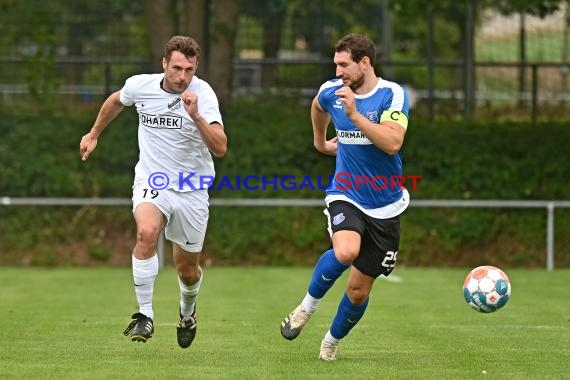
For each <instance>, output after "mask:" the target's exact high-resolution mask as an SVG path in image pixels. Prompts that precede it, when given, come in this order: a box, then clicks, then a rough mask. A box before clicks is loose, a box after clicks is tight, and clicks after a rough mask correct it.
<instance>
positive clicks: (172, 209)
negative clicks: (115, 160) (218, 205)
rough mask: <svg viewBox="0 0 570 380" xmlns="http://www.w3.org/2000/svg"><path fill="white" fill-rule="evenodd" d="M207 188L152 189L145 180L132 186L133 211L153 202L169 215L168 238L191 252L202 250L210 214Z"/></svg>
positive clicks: (165, 230)
mask: <svg viewBox="0 0 570 380" xmlns="http://www.w3.org/2000/svg"><path fill="white" fill-rule="evenodd" d="M208 200H209V195H208V190H207V189H204V190H194V191H186V192H180V191H174V190H173V189H164V190H153V189H151V188H150V187H149V186H148V184H147V183H146V181H137V182H135V184H134V185H133V213H134V212H135V210H136V208H137V206H138V205H140V204H141V203H147V202H148V203H152V204H154V205H155V206H156V207H158V209H159V210H160V211H161V212H162V213H163V214H164V215H165V216H166V220H167V222H166V227H165V229H164V234H165V236H166V239H167V240H169V241H171V242H173V243H175V244H178V245H179V246H180V248H182V249H183V250H185V251H188V252H201V251H202V246H203V245H204V238H205V237H206V227H207V225H208V216H209V208H208V207H209V201H208Z"/></svg>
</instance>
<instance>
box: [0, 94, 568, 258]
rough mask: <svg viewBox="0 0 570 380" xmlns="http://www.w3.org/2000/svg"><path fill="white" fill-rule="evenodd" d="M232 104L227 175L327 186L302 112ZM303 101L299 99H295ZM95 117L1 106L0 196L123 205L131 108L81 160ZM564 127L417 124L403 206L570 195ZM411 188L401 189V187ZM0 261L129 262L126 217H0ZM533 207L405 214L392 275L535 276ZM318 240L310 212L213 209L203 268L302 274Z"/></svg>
mask: <svg viewBox="0 0 570 380" xmlns="http://www.w3.org/2000/svg"><path fill="white" fill-rule="evenodd" d="M301 103H302V102H298V101H296V102H293V101H290V100H283V99H279V100H271V99H270V100H266V101H264V102H259V101H246V100H244V101H240V102H236V103H234V104H232V105H230V106H228V107H227V108H226V109H224V110H223V111H224V119H225V124H226V130H227V134H228V138H229V150H228V153H227V155H226V156H225V157H224V158H222V159H216V160H215V161H216V168H217V173H218V178H221V177H222V176H227V177H228V178H231V179H236V178H237V176H242V178H243V176H245V175H257V176H262V175H264V176H267V177H272V176H285V175H293V176H296V177H297V178H300V177H303V176H309V177H310V178H312V179H313V180H314V181H315V182H314V183H316V178H318V177H319V176H320V177H327V176H329V175H330V174H331V173H332V170H333V168H334V159H332V158H330V157H325V156H323V155H321V154H319V153H317V152H316V151H315V150H314V148H313V146H312V131H311V125H310V115H309V106H308V105H307V104H301ZM305 103H306V102H305ZM96 114H97V108H93V107H86V108H85V109H73V110H67V109H66V110H64V109H55V108H53V107H42V106H39V108H37V109H36V108H34V109H31V108H19V109H14V108H11V109H2V115H3V116H2V118H0V162H1V163H2V165H1V166H0V197H1V196H12V197H18V196H21V197H23V196H26V197H30V196H36V197H121V198H129V197H130V196H131V184H132V173H133V168H134V164H135V163H136V160H137V156H138V152H137V136H136V130H137V127H136V122H137V118H136V114H135V111H134V109H126V110H125V111H124V112H123V113H122V114H121V115H120V116H119V117H118V118H117V120H115V121H114V122H113V124H112V125H111V126H110V127H109V128H108V129H107V130H106V131H105V132H104V133H103V135H102V136H101V138H100V140H99V145H98V147H97V149H96V150H95V152H94V153H93V154H92V156H91V157H90V159H89V160H88V161H86V162H82V161H81V160H80V158H79V140H80V139H81V136H82V135H83V134H84V133H85V132H86V131H87V130H88V129H89V128H90V127H91V124H92V122H93V120H94V118H95V116H96ZM567 141H570V128H568V125H567V124H565V123H560V124H548V125H539V126H538V127H534V128H533V127H531V126H530V125H526V124H520V123H502V122H499V121H494V120H487V121H485V122H479V123H440V122H434V123H426V122H425V121H423V120H421V119H419V118H417V119H416V118H414V115H413V114H412V117H411V123H410V127H409V129H408V134H407V137H406V142H405V145H404V148H403V158H404V165H405V166H404V168H405V174H408V175H421V176H422V179H421V180H419V182H418V187H417V189H416V190H412V191H411V195H412V197H413V199H513V200H514V199H570V191H569V190H568V188H567V186H568V180H569V179H570V160H568V157H569V153H568V152H567V147H566V145H567V144H566V143H565V142H567ZM409 189H410V190H411V188H410V187H409ZM211 197H212V198H229V197H233V198H240V197H241V198H244V197H247V198H316V199H322V197H323V192H322V191H320V190H310V189H304V190H302V191H284V190H272V189H268V190H258V191H247V190H244V189H242V190H240V191H237V190H229V189H227V188H225V189H223V190H214V191H212V192H211ZM0 223H1V225H2V228H1V231H2V232H1V233H0V264H4V265H7V264H9V265H17V264H24V265H86V264H105V265H108V264H117V265H128V264H129V262H130V250H131V249H132V245H133V242H134V232H135V231H134V223H133V221H132V215H131V212H130V208H129V207H98V208H94V207H59V208H58V207H16V206H14V207H1V208H0ZM545 229H546V218H545V211H544V210H540V209H538V210H507V209H491V210H483V209H421V208H410V209H409V210H408V211H407V212H406V213H405V214H404V216H403V217H402V241H401V249H400V254H399V260H400V263H401V265H449V266H457V265H464V266H472V265H477V264H480V263H483V262H488V263H495V264H496V265H516V266H535V267H544V266H545V248H546V244H545V240H546V237H545ZM569 229H570V210H564V209H562V210H557V211H556V236H555V240H556V265H557V266H558V267H561V266H564V267H569V266H570V238H569V237H568V236H567V235H566V234H565V233H564V231H568V230H569ZM328 244H329V242H328V236H327V234H326V230H325V218H324V215H323V214H322V210H321V209H320V208H319V207H312V208H301V207H292V208H286V207H280V208H270V207H259V208H258V207H254V208H247V207H234V208H229V207H213V208H212V210H211V218H210V225H209V232H208V236H207V241H206V246H205V252H206V253H207V254H206V255H205V260H207V261H208V262H211V263H214V264H228V265H230V264H232V265H233V264H247V265H260V264H264V265H265V264H272V265H297V264H312V263H313V262H314V260H315V259H316V258H317V257H318V256H319V254H320V253H321V252H322V251H323V249H325V248H326V247H327V245H328Z"/></svg>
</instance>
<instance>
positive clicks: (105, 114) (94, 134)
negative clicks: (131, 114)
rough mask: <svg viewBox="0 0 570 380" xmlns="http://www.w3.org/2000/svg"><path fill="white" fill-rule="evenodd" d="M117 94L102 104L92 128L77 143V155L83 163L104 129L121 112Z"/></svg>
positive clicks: (113, 94) (122, 106) (121, 104)
mask: <svg viewBox="0 0 570 380" xmlns="http://www.w3.org/2000/svg"><path fill="white" fill-rule="evenodd" d="M119 93H120V92H119V91H117V92H114V93H112V94H111V95H110V96H109V97H108V98H107V99H106V100H105V102H103V105H102V106H101V109H100V110H99V114H97V118H96V119H95V123H93V127H92V128H91V130H90V131H89V132H88V133H87V134H86V135H85V136H83V138H82V139H81V142H80V143H79V153H80V154H81V159H82V160H83V161H85V160H86V159H87V158H88V157H89V155H90V154H91V152H93V150H94V149H95V147H96V146H97V139H98V138H99V136H100V135H101V133H102V132H103V130H104V129H105V127H107V125H109V123H110V122H111V121H112V120H113V119H114V118H116V117H117V115H118V114H119V113H121V111H122V110H123V108H124V105H123V103H121V100H120V96H119Z"/></svg>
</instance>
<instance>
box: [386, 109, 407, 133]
mask: <svg viewBox="0 0 570 380" xmlns="http://www.w3.org/2000/svg"><path fill="white" fill-rule="evenodd" d="M383 121H393V122H394V123H398V124H400V125H401V126H402V127H403V128H404V129H408V117H407V116H406V114H404V113H403V112H401V111H394V110H386V111H384V112H382V116H380V122H383Z"/></svg>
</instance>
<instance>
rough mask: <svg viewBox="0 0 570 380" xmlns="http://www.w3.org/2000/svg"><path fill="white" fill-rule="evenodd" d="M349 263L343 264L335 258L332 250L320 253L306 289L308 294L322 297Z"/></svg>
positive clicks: (318, 297)
mask: <svg viewBox="0 0 570 380" xmlns="http://www.w3.org/2000/svg"><path fill="white" fill-rule="evenodd" d="M348 267H350V264H348V265H345V264H343V263H341V262H340V261H338V260H337V258H336V257H335V255H334V251H333V250H332V249H329V250H328V251H326V252H325V253H323V254H322V255H321V257H320V258H319V261H317V264H315V269H314V270H313V278H312V279H311V283H310V284H309V289H308V290H307V291H308V292H309V294H310V295H311V296H313V297H315V298H317V299H321V298H323V296H324V295H325V293H326V292H327V291H328V290H329V289H330V288H331V287H332V286H333V284H334V282H335V281H336V279H337V278H339V277H340V275H341V274H342V273H343V272H344V271H345V270H346V269H347V268H348Z"/></svg>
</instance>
